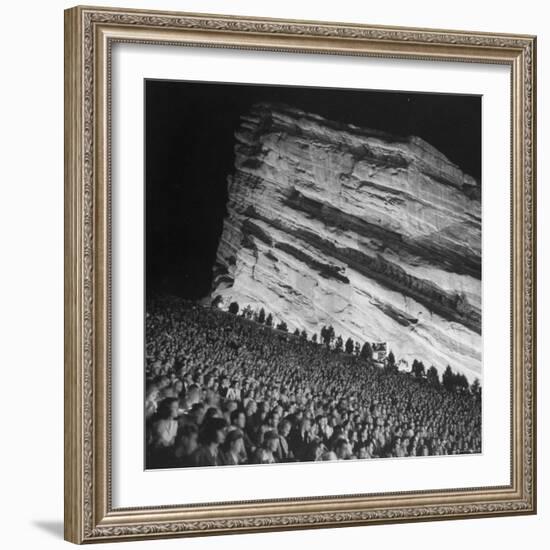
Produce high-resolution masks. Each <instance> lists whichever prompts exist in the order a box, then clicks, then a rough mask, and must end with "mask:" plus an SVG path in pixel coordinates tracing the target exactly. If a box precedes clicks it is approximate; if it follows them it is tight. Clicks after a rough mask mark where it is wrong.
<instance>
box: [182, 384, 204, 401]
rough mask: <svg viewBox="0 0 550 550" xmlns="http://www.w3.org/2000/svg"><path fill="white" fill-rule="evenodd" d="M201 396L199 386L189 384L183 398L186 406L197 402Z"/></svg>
mask: <svg viewBox="0 0 550 550" xmlns="http://www.w3.org/2000/svg"><path fill="white" fill-rule="evenodd" d="M200 398H201V393H200V390H199V387H198V386H197V385H196V384H191V385H190V386H189V388H188V389H187V393H186V395H185V400H186V401H187V405H188V406H192V405H194V404H195V403H198V402H199V401H200Z"/></svg>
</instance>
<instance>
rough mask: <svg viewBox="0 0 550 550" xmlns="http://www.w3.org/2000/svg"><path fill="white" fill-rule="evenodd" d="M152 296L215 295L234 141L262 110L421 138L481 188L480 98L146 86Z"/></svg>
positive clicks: (238, 86)
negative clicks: (262, 106) (267, 106)
mask: <svg viewBox="0 0 550 550" xmlns="http://www.w3.org/2000/svg"><path fill="white" fill-rule="evenodd" d="M145 92H146V94H145V124H146V131H145V159H146V160H145V165H146V166H145V176H146V191H145V193H146V229H145V231H146V277H147V285H146V286H147V293H148V294H149V293H152V292H159V291H160V292H170V293H174V294H176V295H180V296H182V297H185V298H192V299H195V298H200V297H203V296H205V295H206V294H208V292H209V290H210V284H211V268H212V264H213V262H214V259H215V256H216V249H217V245H218V239H219V238H220V235H221V230H222V220H223V217H224V214H225V203H226V200H227V190H226V177H227V175H228V174H230V173H231V172H232V167H233V134H234V131H235V129H236V128H237V126H238V124H239V118H240V116H241V115H242V114H244V113H245V112H246V111H247V110H248V109H249V108H250V107H251V106H252V105H253V104H254V103H255V102H257V101H274V102H282V103H287V104H289V105H291V106H294V107H298V108H300V109H303V110H304V111H309V112H313V113H317V114H319V115H321V116H324V117H326V118H329V119H333V120H338V121H341V122H349V123H353V124H356V125H358V126H365V127H368V128H373V129H378V130H383V131H386V132H390V133H393V134H397V135H400V136H407V135H417V136H420V137H422V138H423V139H425V140H426V141H427V142H429V143H431V144H432V145H433V146H434V147H436V148H437V149H439V150H440V151H441V152H443V153H444V154H445V155H446V156H447V157H448V158H449V159H450V160H451V161H453V162H454V163H455V164H457V165H458V166H460V167H461V168H462V170H464V171H465V172H467V173H469V174H470V175H472V176H473V177H475V178H476V179H478V180H479V179H480V174H481V98H480V97H479V96H461V95H448V94H417V93H406V92H391V93H390V92H375V91H358V90H338V89H334V88H332V89H330V88H298V87H286V86H285V87H283V86H257V85H241V84H213V83H199V82H180V81H157V80H147V81H146V83H145Z"/></svg>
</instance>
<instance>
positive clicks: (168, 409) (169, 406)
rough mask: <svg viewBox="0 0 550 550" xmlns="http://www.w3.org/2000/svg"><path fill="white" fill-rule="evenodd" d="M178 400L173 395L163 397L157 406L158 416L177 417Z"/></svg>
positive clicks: (162, 417)
mask: <svg viewBox="0 0 550 550" xmlns="http://www.w3.org/2000/svg"><path fill="white" fill-rule="evenodd" d="M178 409H179V402H178V400H177V399H175V398H174V397H167V398H166V399H163V400H162V401H161V402H160V404H159V408H158V417H159V418H160V419H162V420H168V419H169V418H177V417H178Z"/></svg>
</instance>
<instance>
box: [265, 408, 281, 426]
mask: <svg viewBox="0 0 550 550" xmlns="http://www.w3.org/2000/svg"><path fill="white" fill-rule="evenodd" d="M279 420H280V416H279V413H278V412H277V411H275V410H273V411H271V412H270V413H269V414H268V415H267V417H266V422H267V424H268V425H269V426H270V427H271V428H276V427H277V426H278V424H279Z"/></svg>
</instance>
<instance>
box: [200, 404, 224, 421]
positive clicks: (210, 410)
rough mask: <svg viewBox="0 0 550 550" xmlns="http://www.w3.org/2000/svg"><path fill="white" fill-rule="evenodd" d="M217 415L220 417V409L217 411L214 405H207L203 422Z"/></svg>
mask: <svg viewBox="0 0 550 550" xmlns="http://www.w3.org/2000/svg"><path fill="white" fill-rule="evenodd" d="M219 417H220V411H218V409H217V408H216V407H208V409H206V412H205V413H204V420H203V422H206V421H207V420H210V419H211V418H219Z"/></svg>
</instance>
